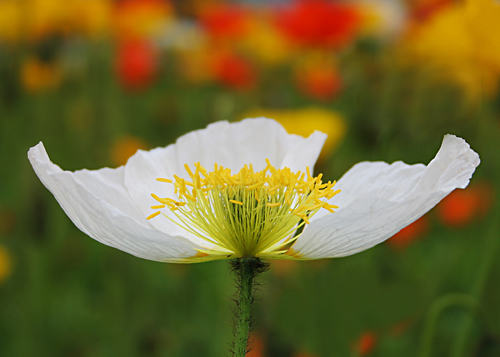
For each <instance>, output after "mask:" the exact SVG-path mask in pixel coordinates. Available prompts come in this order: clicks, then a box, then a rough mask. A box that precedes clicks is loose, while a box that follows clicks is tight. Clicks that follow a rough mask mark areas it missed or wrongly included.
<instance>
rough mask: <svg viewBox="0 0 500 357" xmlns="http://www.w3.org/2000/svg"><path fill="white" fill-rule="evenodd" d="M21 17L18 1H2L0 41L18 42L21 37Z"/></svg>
mask: <svg viewBox="0 0 500 357" xmlns="http://www.w3.org/2000/svg"><path fill="white" fill-rule="evenodd" d="M21 15H22V14H21V7H20V6H19V2H18V1H14V0H3V1H0V40H6V41H16V40H18V39H19V38H20V37H21V33H22V30H23V29H22V27H21V24H22V22H21V17H22V16H21Z"/></svg>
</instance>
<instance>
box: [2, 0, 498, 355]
mask: <svg viewBox="0 0 500 357" xmlns="http://www.w3.org/2000/svg"><path fill="white" fill-rule="evenodd" d="M499 33H500V3H499V2H498V1H497V0H461V1H454V0H399V1H396V0H394V1H391V0H351V1H347V0H346V1H327V0H296V1H279V0H274V1H257V0H254V1H250V0H247V1H240V2H229V1H216V0H189V1H188V0H183V1H180V0H179V1H174V0H171V1H166V0H142V1H141V0H121V1H118V0H115V1H113V0H0V163H1V164H0V165H1V166H0V356H71V357H73V356H82V357H83V356H92V357H93V356H124V357H126V356H179V357H186V356H221V355H223V354H224V353H226V355H229V352H226V351H227V350H228V345H227V341H230V340H231V318H232V312H231V308H230V306H231V304H232V301H231V300H230V296H231V295H232V294H233V293H234V286H233V282H232V279H231V276H230V273H229V270H228V267H227V262H217V261H216V262H210V263H205V264H190V265H177V264H161V263H155V262H150V261H146V260H141V259H138V258H135V257H132V256H130V255H128V254H125V253H123V252H121V251H118V250H116V249H113V248H109V247H106V246H104V245H101V244H99V243H97V242H95V241H94V240H92V239H89V238H88V237H87V236H85V234H83V233H82V232H80V231H79V230H78V229H77V228H76V227H75V226H74V225H73V224H72V223H71V221H70V220H69V219H68V218H67V216H66V215H65V213H64V212H63V211H62V210H61V208H60V207H59V205H58V204H57V202H56V201H55V200H54V198H53V197H52V195H51V194H50V193H49V192H48V191H47V190H46V189H45V188H44V187H43V185H42V184H41V183H40V182H39V180H38V178H37V177H36V175H35V173H34V172H33V169H32V168H31V166H30V164H29V162H28V160H27V159H26V152H27V150H28V149H29V148H30V147H31V146H34V145H35V144H36V143H38V142H39V141H43V142H44V144H45V147H46V148H47V150H48V152H49V153H50V155H51V158H52V159H53V160H54V162H57V163H58V164H59V165H60V166H61V167H62V168H63V169H66V170H78V169H82V168H87V169H97V168H100V167H104V166H109V167H117V166H120V165H123V164H125V163H126V161H127V159H128V158H129V157H130V156H131V155H133V154H134V153H135V152H136V150H138V149H151V148H154V147H158V146H166V145H168V144H170V143H172V142H173V141H174V140H175V138H177V137H179V136H181V135H182V134H184V133H186V132H188V131H191V130H194V129H200V128H204V127H205V126H206V125H207V124H208V123H211V122H214V121H218V120H228V121H238V120H241V119H243V118H246V117H259V116H267V117H271V118H274V119H276V120H277V121H279V122H280V123H281V124H282V125H283V126H284V127H285V128H286V129H287V131H289V132H290V133H294V134H299V135H304V136H308V135H309V134H311V133H312V132H313V131H314V130H320V131H323V132H325V133H327V134H328V135H329V139H328V140H327V142H326V144H325V146H324V148H323V151H322V153H321V155H320V159H319V161H318V163H317V165H316V168H315V172H322V173H323V174H324V176H325V178H326V179H327V180H334V179H338V178H340V177H341V176H342V174H343V173H344V172H346V171H347V170H348V169H349V168H350V167H351V166H352V165H354V164H355V163H357V162H360V161H367V160H369V161H386V162H393V161H396V160H403V161H405V162H407V163H420V162H424V163H427V162H428V161H429V160H430V159H431V158H432V157H433V156H434V154H435V152H436V151H437V149H438V148H439V144H440V143H441V140H442V138H443V136H444V135H445V134H447V133H452V134H455V135H457V136H460V137H463V138H465V139H466V140H467V142H469V143H470V144H471V147H472V148H473V149H474V150H475V151H476V152H478V153H479V155H480V157H481V165H480V166H479V167H478V169H477V171H476V173H475V175H474V177H473V179H472V180H471V184H470V185H469V187H468V188H466V189H465V190H457V191H454V192H453V193H451V194H450V195H449V196H448V197H446V198H445V199H444V200H443V201H442V202H441V203H439V204H438V206H436V208H434V209H433V210H432V211H430V212H429V213H428V214H426V215H424V216H423V217H422V218H420V219H419V220H417V221H416V222H414V223H413V224H411V225H410V226H408V227H406V228H404V229H403V230H402V231H400V232H399V233H398V234H396V235H395V236H394V237H393V238H391V239H389V240H388V241H386V242H385V243H382V244H380V245H378V246H376V247H375V248H372V249H370V250H368V251H366V252H363V253H360V254H357V255H354V256H350V257H346V258H341V259H332V260H319V261H309V262H295V261H272V262H271V269H270V271H269V272H267V273H266V274H264V275H263V277H262V279H261V281H260V282H261V286H260V293H259V300H258V301H257V303H256V304H255V325H254V336H253V340H254V343H253V345H254V349H253V350H252V351H251V352H250V353H249V354H248V355H249V356H251V357H323V356H326V357H330V356H340V357H343V356H374V357H375V356H384V357H391V356H398V357H399V356H418V357H431V356H454V357H465V356H480V357H483V356H484V357H494V356H500V303H499V301H500V285H499V284H498V281H500V259H499V257H500V251H499V250H500V226H499V225H500V212H499V208H498V204H497V195H498V192H499V190H500V184H499V182H500V150H499V148H500V146H499V142H500V92H499V83H500V39H499V38H500V37H499V36H498V34H499ZM209 149H210V148H207V150H209Z"/></svg>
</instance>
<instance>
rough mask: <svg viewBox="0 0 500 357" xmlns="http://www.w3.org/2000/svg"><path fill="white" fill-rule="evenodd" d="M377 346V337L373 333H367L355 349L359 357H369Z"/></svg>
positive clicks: (362, 336)
mask: <svg viewBox="0 0 500 357" xmlns="http://www.w3.org/2000/svg"><path fill="white" fill-rule="evenodd" d="M376 344H377V336H376V335H375V334H374V333H373V332H365V333H363V334H362V335H361V336H360V337H359V340H358V341H357V342H356V343H355V345H354V348H355V350H356V351H357V353H358V355H359V356H367V355H368V354H370V353H371V352H372V351H373V349H374V348H375V345H376Z"/></svg>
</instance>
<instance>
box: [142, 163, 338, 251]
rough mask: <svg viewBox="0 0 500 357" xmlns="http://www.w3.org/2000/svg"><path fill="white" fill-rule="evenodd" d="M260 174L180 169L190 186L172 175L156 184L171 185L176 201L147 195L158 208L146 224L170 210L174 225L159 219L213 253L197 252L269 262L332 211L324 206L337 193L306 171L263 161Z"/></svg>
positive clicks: (245, 170)
mask: <svg viewBox="0 0 500 357" xmlns="http://www.w3.org/2000/svg"><path fill="white" fill-rule="evenodd" d="M266 163H267V166H266V168H265V169H264V170H262V171H258V172H255V171H254V170H253V167H252V165H251V164H250V166H247V165H245V166H244V167H243V168H242V169H241V170H240V171H239V172H238V173H237V174H235V175H232V174H231V170H230V169H228V168H224V167H222V166H218V165H217V164H215V165H214V171H212V172H208V171H207V170H206V169H205V168H204V167H203V166H201V165H200V163H197V164H194V166H195V171H194V172H193V171H192V170H191V169H190V168H189V166H188V165H184V167H185V168H186V171H187V173H188V174H189V176H190V178H191V181H188V180H184V179H182V178H180V177H178V176H177V175H174V180H169V179H166V178H157V181H161V182H166V183H170V184H172V185H173V186H174V192H175V195H176V197H175V198H160V197H158V196H157V195H155V194H154V193H153V194H152V195H151V196H152V197H153V198H154V199H155V200H157V201H158V202H159V203H160V205H156V206H152V207H151V208H152V209H156V210H158V211H156V212H155V213H153V214H151V215H150V216H149V217H148V218H147V219H152V218H154V217H156V216H158V215H159V214H160V213H161V209H169V210H170V211H172V212H173V213H174V214H175V215H176V216H177V220H174V219H172V218H171V217H170V216H169V215H166V214H164V216H165V217H167V218H168V219H170V220H171V221H172V222H174V223H175V224H177V225H179V226H180V227H182V228H183V229H185V230H186V231H188V232H190V233H192V234H194V235H196V236H197V237H200V238H202V239H203V240H205V241H207V242H209V243H211V245H213V246H214V248H211V249H206V250H204V249H198V251H199V252H200V253H202V254H208V255H223V256H227V257H234V258H236V257H262V258H272V257H276V256H278V255H282V254H283V253H285V252H286V251H287V250H288V249H289V248H290V247H291V245H292V244H293V242H294V241H295V240H296V239H297V238H298V237H299V235H300V233H299V234H297V232H298V229H299V228H301V227H302V226H303V225H304V224H308V223H309V219H310V218H311V217H312V216H313V215H314V214H315V213H316V212H318V211H319V209H321V208H324V209H326V210H328V211H330V212H334V211H333V209H334V208H338V207H337V206H334V205H331V204H329V203H328V202H327V201H328V200H329V199H330V198H332V197H333V196H335V195H336V194H337V193H339V192H340V190H334V189H333V187H334V186H335V182H330V181H328V182H327V183H323V182H322V181H321V177H322V174H320V175H318V176H317V177H312V176H311V174H310V171H309V168H307V170H306V172H305V173H303V172H300V171H299V172H297V173H293V172H292V171H291V170H290V169H289V168H287V167H285V168H283V169H276V168H275V167H273V166H272V165H271V163H270V162H269V160H267V159H266Z"/></svg>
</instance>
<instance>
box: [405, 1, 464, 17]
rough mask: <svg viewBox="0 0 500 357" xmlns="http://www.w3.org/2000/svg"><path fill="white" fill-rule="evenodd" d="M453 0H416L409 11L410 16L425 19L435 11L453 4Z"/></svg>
mask: <svg viewBox="0 0 500 357" xmlns="http://www.w3.org/2000/svg"><path fill="white" fill-rule="evenodd" d="M454 2H455V1H454V0H417V1H415V4H414V6H413V9H412V11H411V16H412V18H414V19H415V20H417V21H426V20H428V19H430V18H431V17H432V16H434V15H435V14H436V13H438V12H440V11H442V10H443V9H445V8H447V7H448V6H450V5H453V3H454Z"/></svg>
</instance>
